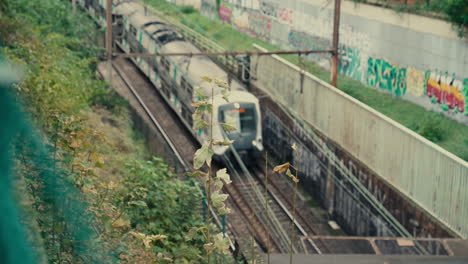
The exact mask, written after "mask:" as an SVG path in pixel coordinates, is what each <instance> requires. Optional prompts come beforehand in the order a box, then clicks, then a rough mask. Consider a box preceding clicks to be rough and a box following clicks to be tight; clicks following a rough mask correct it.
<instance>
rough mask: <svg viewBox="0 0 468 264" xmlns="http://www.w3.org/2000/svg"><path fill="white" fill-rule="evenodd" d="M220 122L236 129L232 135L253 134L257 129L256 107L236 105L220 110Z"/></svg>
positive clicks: (225, 106) (226, 106) (223, 107)
mask: <svg viewBox="0 0 468 264" xmlns="http://www.w3.org/2000/svg"><path fill="white" fill-rule="evenodd" d="M219 121H220V122H221V123H227V124H230V125H233V126H235V127H236V131H234V132H232V133H252V132H255V131H256V129H257V124H256V115H255V105H254V104H245V103H243V104H241V103H234V104H229V105H223V106H221V107H220V108H219Z"/></svg>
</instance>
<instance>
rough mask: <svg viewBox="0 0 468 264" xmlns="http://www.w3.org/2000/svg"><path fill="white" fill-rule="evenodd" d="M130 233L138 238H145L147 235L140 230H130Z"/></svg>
mask: <svg viewBox="0 0 468 264" xmlns="http://www.w3.org/2000/svg"><path fill="white" fill-rule="evenodd" d="M128 233H129V234H131V235H133V236H134V237H136V238H138V239H141V240H143V239H145V237H146V235H145V234H143V233H140V232H133V231H132V232H128Z"/></svg>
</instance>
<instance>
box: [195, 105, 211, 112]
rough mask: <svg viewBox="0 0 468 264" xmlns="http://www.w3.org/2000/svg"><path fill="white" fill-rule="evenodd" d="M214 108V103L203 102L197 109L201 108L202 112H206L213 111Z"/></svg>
mask: <svg viewBox="0 0 468 264" xmlns="http://www.w3.org/2000/svg"><path fill="white" fill-rule="evenodd" d="M212 109H213V105H212V104H208V103H206V104H202V105H200V106H199V107H198V108H197V110H199V111H200V112H202V113H203V112H205V111H207V112H208V113H211V111H212Z"/></svg>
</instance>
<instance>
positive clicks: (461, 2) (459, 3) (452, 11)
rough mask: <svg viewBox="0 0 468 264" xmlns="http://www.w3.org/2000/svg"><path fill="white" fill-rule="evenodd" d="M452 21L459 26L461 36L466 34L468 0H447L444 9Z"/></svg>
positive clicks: (467, 28) (467, 26)
mask: <svg viewBox="0 0 468 264" xmlns="http://www.w3.org/2000/svg"><path fill="white" fill-rule="evenodd" d="M444 11H445V13H446V14H447V16H448V19H449V21H450V22H452V23H453V24H455V25H456V26H457V27H458V33H459V36H460V37H461V36H464V35H466V33H467V30H468V1H467V0H446V5H445V9H444Z"/></svg>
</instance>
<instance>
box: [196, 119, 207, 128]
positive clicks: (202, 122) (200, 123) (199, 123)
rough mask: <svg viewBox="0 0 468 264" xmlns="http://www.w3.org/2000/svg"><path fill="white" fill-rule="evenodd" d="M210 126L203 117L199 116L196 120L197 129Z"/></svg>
mask: <svg viewBox="0 0 468 264" xmlns="http://www.w3.org/2000/svg"><path fill="white" fill-rule="evenodd" d="M207 126H208V123H206V122H205V120H203V119H202V118H199V119H197V120H195V122H194V128H195V129H204V128H205V127H207Z"/></svg>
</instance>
